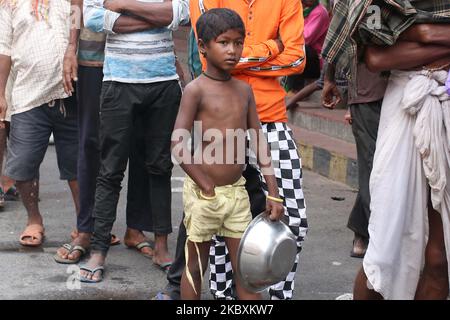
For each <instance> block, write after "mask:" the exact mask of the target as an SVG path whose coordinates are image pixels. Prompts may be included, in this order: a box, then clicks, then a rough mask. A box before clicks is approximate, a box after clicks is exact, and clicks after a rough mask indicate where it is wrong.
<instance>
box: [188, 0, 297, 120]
mask: <svg viewBox="0 0 450 320" xmlns="http://www.w3.org/2000/svg"><path fill="white" fill-rule="evenodd" d="M211 8H229V9H232V10H234V11H236V12H237V13H239V15H240V16H241V18H242V20H243V21H244V24H245V28H246V37H245V43H244V51H243V53H242V58H241V61H240V63H239V64H238V65H237V67H236V70H235V71H234V72H233V74H234V75H235V76H236V78H238V79H240V80H243V81H245V82H247V83H248V84H250V85H251V87H252V88H253V92H254V94H255V99H256V107H257V111H258V115H259V118H260V120H261V122H287V115H286V105H285V102H284V98H285V96H286V93H285V91H284V89H283V88H282V87H281V85H280V84H279V81H278V77H280V76H286V75H290V74H294V73H301V72H303V70H304V68H305V63H306V59H305V50H304V44H305V40H304V38H303V10H302V5H301V1H300V0H190V15H191V24H192V26H193V27H194V31H195V24H196V23H197V20H198V18H199V16H200V15H201V13H202V10H203V9H204V10H208V9H211ZM278 38H279V39H281V41H282V42H283V45H284V50H283V51H282V52H279V50H278V46H277V44H276V42H275V40H274V39H278ZM200 58H201V60H202V64H203V68H205V64H206V61H205V59H204V58H203V57H202V56H200Z"/></svg>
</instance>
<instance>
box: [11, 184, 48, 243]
mask: <svg viewBox="0 0 450 320" xmlns="http://www.w3.org/2000/svg"><path fill="white" fill-rule="evenodd" d="M16 184H17V189H18V190H19V192H20V194H21V195H22V202H23V205H24V206H25V209H26V210H27V213H28V222H27V226H31V225H41V226H42V225H43V219H42V216H41V213H40V212H39V206H38V198H39V180H37V179H33V180H29V181H17V183H16ZM21 240H22V244H25V245H39V244H40V243H41V242H42V239H39V238H36V237H35V236H34V235H32V234H31V233H27V234H24V235H23V236H22V237H21Z"/></svg>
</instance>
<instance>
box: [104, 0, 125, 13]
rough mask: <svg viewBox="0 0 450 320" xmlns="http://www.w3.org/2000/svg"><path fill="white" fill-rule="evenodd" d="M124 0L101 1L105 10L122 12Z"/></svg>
mask: <svg viewBox="0 0 450 320" xmlns="http://www.w3.org/2000/svg"><path fill="white" fill-rule="evenodd" d="M125 5H126V0H106V1H104V2H103V7H104V8H105V9H107V10H110V11H114V12H117V13H122V11H123V10H124V9H125V7H126V6H125Z"/></svg>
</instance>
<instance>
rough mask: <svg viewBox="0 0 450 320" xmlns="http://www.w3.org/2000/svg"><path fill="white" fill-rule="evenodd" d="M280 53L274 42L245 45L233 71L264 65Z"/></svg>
mask: <svg viewBox="0 0 450 320" xmlns="http://www.w3.org/2000/svg"><path fill="white" fill-rule="evenodd" d="M279 53H280V50H279V48H278V45H277V43H276V42H275V40H267V41H264V42H262V43H258V44H254V45H245V46H244V50H243V51H242V57H241V60H240V61H239V63H238V65H237V66H236V67H235V70H242V69H247V68H252V67H258V66H261V65H264V63H266V62H267V61H269V60H271V59H273V58H275V57H276V56H277V55H278V54H279Z"/></svg>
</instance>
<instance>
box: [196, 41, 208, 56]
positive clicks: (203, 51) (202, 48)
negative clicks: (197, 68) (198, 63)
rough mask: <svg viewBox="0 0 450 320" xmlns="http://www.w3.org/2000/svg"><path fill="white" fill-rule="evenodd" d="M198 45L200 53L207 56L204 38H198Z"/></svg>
mask: <svg viewBox="0 0 450 320" xmlns="http://www.w3.org/2000/svg"><path fill="white" fill-rule="evenodd" d="M197 46H198V51H199V52H200V54H201V55H202V56H203V57H205V58H206V45H205V43H204V42H203V40H202V39H198V42H197Z"/></svg>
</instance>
